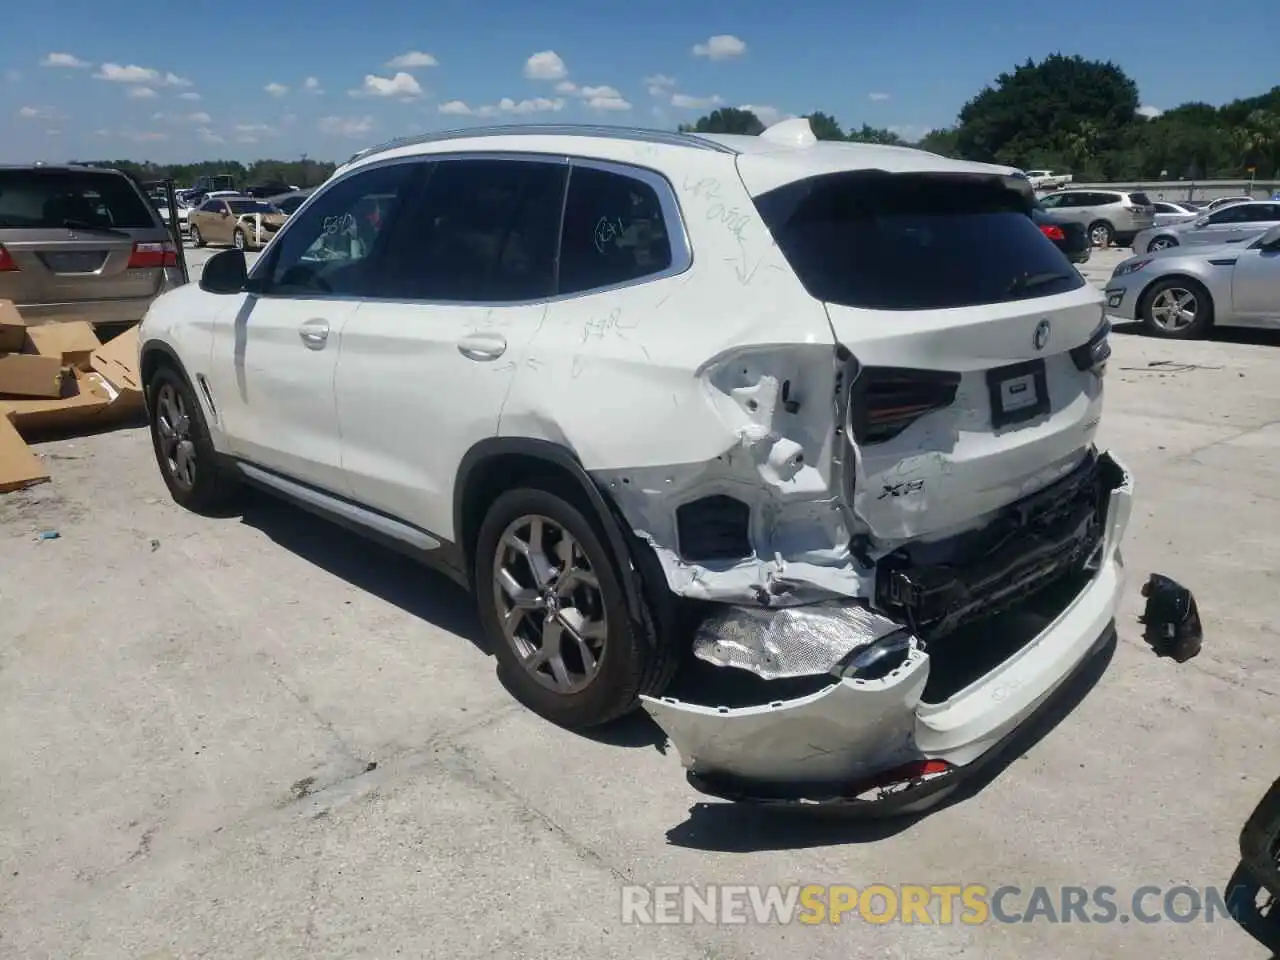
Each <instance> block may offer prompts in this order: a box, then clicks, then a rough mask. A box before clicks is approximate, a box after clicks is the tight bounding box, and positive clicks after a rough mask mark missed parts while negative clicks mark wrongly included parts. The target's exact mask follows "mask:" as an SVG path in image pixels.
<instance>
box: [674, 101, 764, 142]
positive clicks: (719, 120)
mask: <svg viewBox="0 0 1280 960" xmlns="http://www.w3.org/2000/svg"><path fill="white" fill-rule="evenodd" d="M680 129H681V130H684V131H687V132H690V133H738V134H746V135H747V136H752V137H754V136H759V135H760V133H761V132H763V131H764V124H763V123H761V122H760V118H759V117H757V116H756V115H755V114H754V113H752V112H751V111H750V110H739V109H738V108H737V107H721V108H720V109H719V110H713V111H712V112H711V113H709V114H708V115H707V116H705V117H699V118H698V121H697V122H696V123H694V124H681V125H680Z"/></svg>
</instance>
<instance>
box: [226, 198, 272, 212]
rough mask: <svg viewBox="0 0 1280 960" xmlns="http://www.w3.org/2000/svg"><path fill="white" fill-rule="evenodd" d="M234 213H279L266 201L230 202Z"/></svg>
mask: <svg viewBox="0 0 1280 960" xmlns="http://www.w3.org/2000/svg"><path fill="white" fill-rule="evenodd" d="M227 203H228V205H230V207H231V212H232V213H279V212H280V211H279V210H277V209H276V208H275V207H273V206H272V205H271V204H269V203H267V202H266V201H265V200H228V201H227Z"/></svg>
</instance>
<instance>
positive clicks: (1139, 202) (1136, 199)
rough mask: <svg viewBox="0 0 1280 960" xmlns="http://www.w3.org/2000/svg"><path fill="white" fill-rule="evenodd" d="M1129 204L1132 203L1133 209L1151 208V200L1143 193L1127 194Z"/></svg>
mask: <svg viewBox="0 0 1280 960" xmlns="http://www.w3.org/2000/svg"><path fill="white" fill-rule="evenodd" d="M1129 202H1130V203H1132V204H1133V205H1134V206H1135V207H1149V206H1151V200H1150V198H1149V197H1148V196H1147V195H1146V194H1145V193H1131V194H1129Z"/></svg>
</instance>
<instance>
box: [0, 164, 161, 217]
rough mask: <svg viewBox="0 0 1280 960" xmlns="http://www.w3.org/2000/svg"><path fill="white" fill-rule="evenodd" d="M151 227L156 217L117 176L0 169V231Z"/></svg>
mask: <svg viewBox="0 0 1280 960" xmlns="http://www.w3.org/2000/svg"><path fill="white" fill-rule="evenodd" d="M154 226H156V219H155V213H154V212H152V210H151V209H150V207H149V206H148V205H147V202H146V201H145V200H143V199H142V195H141V194H140V193H138V191H137V190H136V189H134V186H133V184H132V183H130V182H129V180H128V179H127V178H126V177H123V176H121V175H120V174H118V173H94V172H91V171H79V170H0V227H17V228H22V227H31V228H47V227H55V228H57V227H85V228H93V227H107V228H111V227H114V228H121V229H142V228H146V227H154Z"/></svg>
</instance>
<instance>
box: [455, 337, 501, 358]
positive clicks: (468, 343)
mask: <svg viewBox="0 0 1280 960" xmlns="http://www.w3.org/2000/svg"><path fill="white" fill-rule="evenodd" d="M458 352H459V353H460V354H462V355H463V356H464V357H466V358H467V359H468V360H479V361H485V360H497V359H498V358H499V357H500V356H502V355H503V354H504V353H506V352H507V338H506V337H504V336H503V335H502V334H500V333H469V334H467V335H466V336H465V337H463V338H462V339H461V340H459V341H458Z"/></svg>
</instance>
